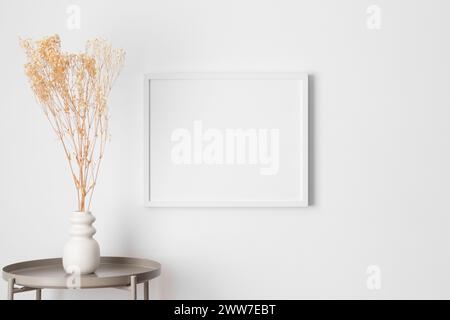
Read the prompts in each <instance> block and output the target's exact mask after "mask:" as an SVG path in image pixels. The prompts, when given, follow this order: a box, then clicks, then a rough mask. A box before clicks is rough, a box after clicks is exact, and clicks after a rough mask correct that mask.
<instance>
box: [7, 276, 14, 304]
mask: <svg viewBox="0 0 450 320" xmlns="http://www.w3.org/2000/svg"><path fill="white" fill-rule="evenodd" d="M15 282H16V279H14V278H12V279H9V280H8V297H7V299H8V300H14V283H15Z"/></svg>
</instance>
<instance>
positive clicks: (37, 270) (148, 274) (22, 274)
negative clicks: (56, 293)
mask: <svg viewBox="0 0 450 320" xmlns="http://www.w3.org/2000/svg"><path fill="white" fill-rule="evenodd" d="M160 274H161V264H160V263H158V262H156V261H153V260H147V259H139V258H129V257H101V258H100V266H99V267H98V268H97V270H96V271H95V273H92V274H87V275H77V274H67V273H66V272H65V271H64V268H63V264H62V259H61V258H53V259H41V260H31V261H24V262H19V263H14V264H10V265H8V266H6V267H4V268H3V279H4V280H6V281H8V282H9V283H11V282H12V286H13V288H12V289H13V293H14V285H20V286H23V288H25V289H23V290H22V291H27V289H30V290H31V289H32V290H36V289H41V288H59V289H67V288H73V287H74V286H76V288H80V289H83V288H105V287H123V286H131V287H133V285H134V286H136V284H138V283H144V284H145V285H147V286H148V281H149V280H151V279H153V278H156V277H158V276H159V275H160ZM17 291H19V290H17Z"/></svg>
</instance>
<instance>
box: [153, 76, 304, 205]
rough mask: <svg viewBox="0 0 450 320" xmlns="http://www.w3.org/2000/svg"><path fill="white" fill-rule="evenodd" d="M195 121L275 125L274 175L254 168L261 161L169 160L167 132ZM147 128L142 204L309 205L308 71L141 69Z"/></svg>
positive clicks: (222, 126)
mask: <svg viewBox="0 0 450 320" xmlns="http://www.w3.org/2000/svg"><path fill="white" fill-rule="evenodd" d="M224 92H226V93H227V94H224ZM225 106H226V107H225ZM199 124H200V125H202V126H203V127H202V128H203V129H207V128H209V127H213V128H219V129H223V132H225V131H226V130H225V128H234V127H236V128H248V127H250V128H261V127H263V128H267V130H268V129H270V128H273V127H277V128H278V129H279V140H280V141H279V154H280V159H279V171H277V175H276V176H265V177H264V176H262V175H261V174H260V175H258V174H256V173H257V172H258V171H257V170H260V171H261V168H259V169H258V168H256V167H255V166H251V165H249V164H245V165H242V166H234V167H229V166H228V167H226V166H223V165H222V166H219V165H218V166H208V165H203V166H195V165H191V166H176V165H174V164H173V163H170V159H171V158H170V154H171V152H170V146H171V145H172V146H173V141H171V132H172V135H173V130H175V129H176V128H178V127H180V126H182V127H183V128H185V127H187V128H188V129H189V128H190V129H192V127H194V129H193V130H192V132H194V133H195V126H196V125H199ZM247 124H248V125H247ZM278 129H277V130H278ZM258 130H259V129H258ZM216 131H217V130H216ZM263 131H264V130H263ZM260 132H262V131H260ZM264 132H267V131H264ZM144 134H145V135H144V192H145V195H144V197H145V199H144V201H145V206H147V207H307V206H308V75H307V74H305V73H150V74H146V75H145V77H144ZM258 137H260V136H258ZM189 141H190V140H189ZM246 141H247V140H246ZM258 146H260V144H259V145H258ZM194 148H195V147H194ZM224 150H225V149H224ZM266 150H267V149H266ZM202 152H203V151H202ZM258 152H259V153H258V154H261V151H258ZM202 155H203V153H202ZM172 161H173V158H172ZM200 161H201V160H200ZM277 161H278V160H277ZM258 163H259V162H258ZM260 167H261V166H260ZM219 190H221V191H220V192H219Z"/></svg>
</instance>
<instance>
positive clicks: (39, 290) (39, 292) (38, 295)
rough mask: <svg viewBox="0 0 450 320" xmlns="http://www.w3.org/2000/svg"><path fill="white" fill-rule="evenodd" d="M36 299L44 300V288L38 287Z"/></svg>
mask: <svg viewBox="0 0 450 320" xmlns="http://www.w3.org/2000/svg"><path fill="white" fill-rule="evenodd" d="M36 300H42V289H36Z"/></svg>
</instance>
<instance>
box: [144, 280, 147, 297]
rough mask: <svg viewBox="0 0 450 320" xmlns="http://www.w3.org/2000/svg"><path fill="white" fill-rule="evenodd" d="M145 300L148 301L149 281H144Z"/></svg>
mask: <svg viewBox="0 0 450 320" xmlns="http://www.w3.org/2000/svg"><path fill="white" fill-rule="evenodd" d="M144 300H148V281H144Z"/></svg>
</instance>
